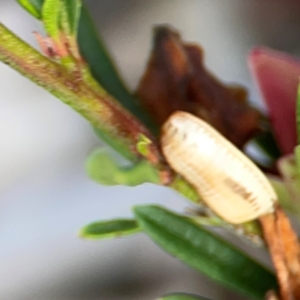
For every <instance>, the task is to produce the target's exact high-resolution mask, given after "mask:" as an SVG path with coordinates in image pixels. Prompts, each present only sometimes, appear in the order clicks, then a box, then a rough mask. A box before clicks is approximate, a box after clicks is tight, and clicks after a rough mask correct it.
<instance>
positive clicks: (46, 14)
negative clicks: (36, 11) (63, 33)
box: [42, 0, 62, 41]
mask: <svg viewBox="0 0 300 300" xmlns="http://www.w3.org/2000/svg"><path fill="white" fill-rule="evenodd" d="M61 10H62V6H61V1H60V0H45V2H44V5H43V7H42V19H43V24H44V27H45V30H46V32H47V34H48V35H49V36H50V37H51V38H53V39H54V40H56V41H57V40H59V38H60V17H61Z"/></svg>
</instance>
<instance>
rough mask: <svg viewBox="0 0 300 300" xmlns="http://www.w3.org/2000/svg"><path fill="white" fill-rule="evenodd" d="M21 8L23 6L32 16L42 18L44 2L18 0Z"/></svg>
mask: <svg viewBox="0 0 300 300" xmlns="http://www.w3.org/2000/svg"><path fill="white" fill-rule="evenodd" d="M17 1H18V2H19V4H20V5H21V6H23V7H24V8H25V9H26V10H27V11H28V12H29V13H30V14H32V15H33V16H34V17H36V18H37V19H41V18H42V13H41V11H42V6H43V3H44V0H17Z"/></svg>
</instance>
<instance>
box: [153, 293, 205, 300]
mask: <svg viewBox="0 0 300 300" xmlns="http://www.w3.org/2000/svg"><path fill="white" fill-rule="evenodd" d="M157 300H209V299H208V298H204V297H201V296H197V295H192V294H185V293H176V294H169V295H166V296H164V297H162V298H159V299H157Z"/></svg>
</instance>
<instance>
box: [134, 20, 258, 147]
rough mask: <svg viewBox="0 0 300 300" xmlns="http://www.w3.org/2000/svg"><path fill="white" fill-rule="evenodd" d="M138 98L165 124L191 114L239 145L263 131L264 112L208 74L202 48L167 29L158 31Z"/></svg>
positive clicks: (243, 93) (238, 89)
mask: <svg viewBox="0 0 300 300" xmlns="http://www.w3.org/2000/svg"><path fill="white" fill-rule="evenodd" d="M137 96H138V98H139V99H140V102H141V105H142V106H143V107H144V108H145V110H147V111H148V112H149V114H150V115H151V116H152V118H153V119H154V120H155V121H156V123H157V124H159V125H161V124H163V123H164V122H165V121H166V119H167V118H168V117H169V116H170V115H171V114H172V113H173V112H174V111H176V110H183V111H187V112H190V113H192V114H194V115H196V116H199V117H201V118H203V119H205V120H206V121H208V122H209V123H210V124H211V125H213V126H214V127H215V128H216V129H218V130H219V131H220V132H221V133H222V134H223V135H224V136H226V137H227V138H228V139H229V140H230V141H232V142H233V143H234V144H236V145H237V146H242V145H243V144H244V143H245V142H246V141H247V140H248V139H249V138H251V137H252V136H253V134H254V133H256V132H257V131H258V130H259V120H260V113H259V112H258V111H257V110H255V109H253V108H251V107H249V105H248V104H247V93H246V91H245V90H244V89H243V88H241V87H238V86H234V87H230V86H226V85H223V84H222V83H221V82H219V81H218V80H217V79H216V78H215V77H214V76H212V75H211V74H210V73H209V72H208V71H207V70H206V68H205V66H204V64H203V51H202V49H201V48H200V47H199V46H197V45H191V44H184V43H183V42H182V41H181V39H180V36H179V34H178V33H177V32H175V31H173V30H171V29H170V28H169V27H166V26H160V27H157V28H156V29H155V37H154V46H153V50H152V54H151V57H150V60H149V62H148V67H147V70H146V72H145V74H144V75H143V77H142V79H141V82H140V84H139V87H138V89H137Z"/></svg>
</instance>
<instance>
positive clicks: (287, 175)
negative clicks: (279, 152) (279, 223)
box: [277, 154, 300, 217]
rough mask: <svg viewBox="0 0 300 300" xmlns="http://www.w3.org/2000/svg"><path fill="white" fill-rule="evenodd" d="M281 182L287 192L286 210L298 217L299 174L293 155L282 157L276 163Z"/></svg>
mask: <svg viewBox="0 0 300 300" xmlns="http://www.w3.org/2000/svg"><path fill="white" fill-rule="evenodd" d="M277 166H278V169H279V172H280V174H281V175H282V179H283V182H284V184H285V186H286V188H287V190H288V192H289V195H290V198H287V200H290V202H289V203H288V204H287V205H288V208H289V209H290V210H292V212H293V213H295V214H296V215H297V216H298V217H300V174H299V172H298V166H297V163H296V157H295V155H294V154H290V155H286V156H284V157H282V158H281V159H280V160H279V161H278V163H277Z"/></svg>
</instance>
